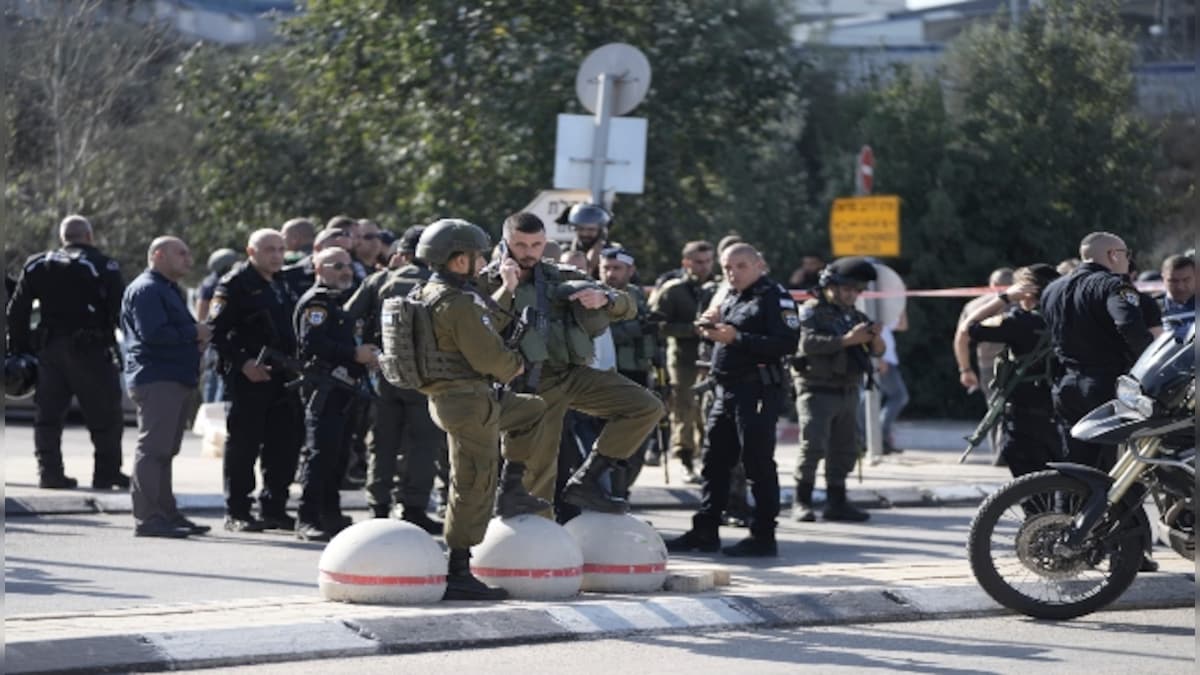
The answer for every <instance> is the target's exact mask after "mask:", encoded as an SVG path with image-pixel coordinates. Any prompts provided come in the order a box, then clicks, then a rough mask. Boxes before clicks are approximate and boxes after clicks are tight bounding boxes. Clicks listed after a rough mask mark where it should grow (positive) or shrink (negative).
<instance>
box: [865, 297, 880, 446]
mask: <svg viewBox="0 0 1200 675" xmlns="http://www.w3.org/2000/svg"><path fill="white" fill-rule="evenodd" d="M868 288H870V289H871V290H872V291H874V290H876V288H875V282H873V281H872V282H871V283H870V285H869V286H868ZM867 315H868V316H870V317H871V320H872V321H878V320H879V316H880V312H879V299H878V298H873V299H871V300H867ZM871 363H872V365H874V360H873V359H872V360H871ZM863 405H864V406H865V408H866V409H865V410H864V411H863V415H864V417H865V419H864V420H863V429H864V430H865V431H866V439H865V440H866V443H867V462H868V463H870V464H871V465H875V464H878V463H879V462H880V461H882V459H883V426H882V424H881V423H880V421H879V408H880V407H881V401H880V396H879V385H878V384H876V386H874V387H871V388H870V389H867V390H866V392H865V395H864V396H863Z"/></svg>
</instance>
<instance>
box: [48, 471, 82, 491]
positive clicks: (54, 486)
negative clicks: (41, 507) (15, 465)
mask: <svg viewBox="0 0 1200 675" xmlns="http://www.w3.org/2000/svg"><path fill="white" fill-rule="evenodd" d="M38 487H40V488H42V489H44V490H70V489H71V488H76V487H79V481H77V480H75V479H74V478H71V477H70V476H68V475H66V474H64V473H62V472H61V471H60V472H58V473H43V474H42V475H41V476H40V477H38Z"/></svg>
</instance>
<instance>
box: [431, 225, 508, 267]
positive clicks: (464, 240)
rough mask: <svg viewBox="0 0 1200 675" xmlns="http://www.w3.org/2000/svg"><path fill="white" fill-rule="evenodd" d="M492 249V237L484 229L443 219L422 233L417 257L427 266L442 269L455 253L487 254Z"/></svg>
mask: <svg viewBox="0 0 1200 675" xmlns="http://www.w3.org/2000/svg"><path fill="white" fill-rule="evenodd" d="M491 248H492V240H491V237H489V236H488V234H487V232H484V231H483V228H481V227H479V226H478V225H473V224H471V223H468V222H467V221H465V220H461V219H459V218H443V219H441V220H439V221H437V222H434V223H432V224H430V225H429V227H426V228H425V231H424V232H422V233H421V238H420V239H419V240H418V241H417V257H418V258H420V259H421V260H423V261H424V262H425V264H426V265H430V266H438V267H440V266H442V265H445V264H446V262H447V261H448V260H450V256H451V255H453V254H455V253H475V252H478V253H486V252H488V251H490V250H491Z"/></svg>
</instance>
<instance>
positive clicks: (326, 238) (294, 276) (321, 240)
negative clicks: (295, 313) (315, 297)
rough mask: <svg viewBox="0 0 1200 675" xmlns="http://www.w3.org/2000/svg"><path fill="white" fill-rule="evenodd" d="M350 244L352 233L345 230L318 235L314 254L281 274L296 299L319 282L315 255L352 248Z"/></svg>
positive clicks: (322, 231)
mask: <svg viewBox="0 0 1200 675" xmlns="http://www.w3.org/2000/svg"><path fill="white" fill-rule="evenodd" d="M350 242H351V237H350V233H349V232H346V231H345V230H337V229H332V230H331V229H325V230H321V231H320V232H318V233H317V237H316V239H315V240H314V241H313V253H310V254H308V255H306V256H304V257H303V258H300V259H299V260H298V261H296V262H295V263H292V264H291V265H287V266H285V267H284V268H283V270H282V271H281V272H280V276H281V277H283V280H284V281H285V282H287V285H288V287H289V288H291V289H292V292H293V293H295V294H296V297H300V296H301V295H304V294H305V293H306V292H307V291H308V289H310V288H312V286H313V284H314V283H316V281H317V271H316V268H315V267H314V266H313V255H314V254H315V253H320V252H321V251H323V250H325V249H327V248H332V247H334V246H337V247H338V248H341V249H345V248H346V247H348V246H350Z"/></svg>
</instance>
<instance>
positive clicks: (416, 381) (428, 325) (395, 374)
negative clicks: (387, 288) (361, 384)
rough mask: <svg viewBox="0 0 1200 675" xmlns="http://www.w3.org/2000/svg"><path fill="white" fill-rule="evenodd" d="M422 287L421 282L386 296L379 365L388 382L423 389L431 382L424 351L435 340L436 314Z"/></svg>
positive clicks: (406, 387)
mask: <svg viewBox="0 0 1200 675" xmlns="http://www.w3.org/2000/svg"><path fill="white" fill-rule="evenodd" d="M419 290H420V287H419V286H418V287H417V288H415V289H413V291H412V292H411V293H409V294H407V295H398V296H395V297H391V298H388V299H387V300H384V301H383V310H382V312H380V317H379V321H380V328H381V330H382V332H383V345H382V346H383V355H382V356H380V357H379V369H380V371H381V372H382V373H383V377H384V378H385V379H386V380H387V381H388V382H389V383H391V384H392V385H394V386H396V387H399V388H401V389H420V388H421V387H423V386H425V385H426V384H428V383H429V377H428V373H429V369H428V364H427V363H426V359H425V355H426V354H427V353H428V346H429V345H433V344H434V335H433V316H432V314H431V312H430V311H429V306H428V305H426V304H425V302H423V301H422V300H420V299H419V297H418V296H417V293H418V292H419Z"/></svg>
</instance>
